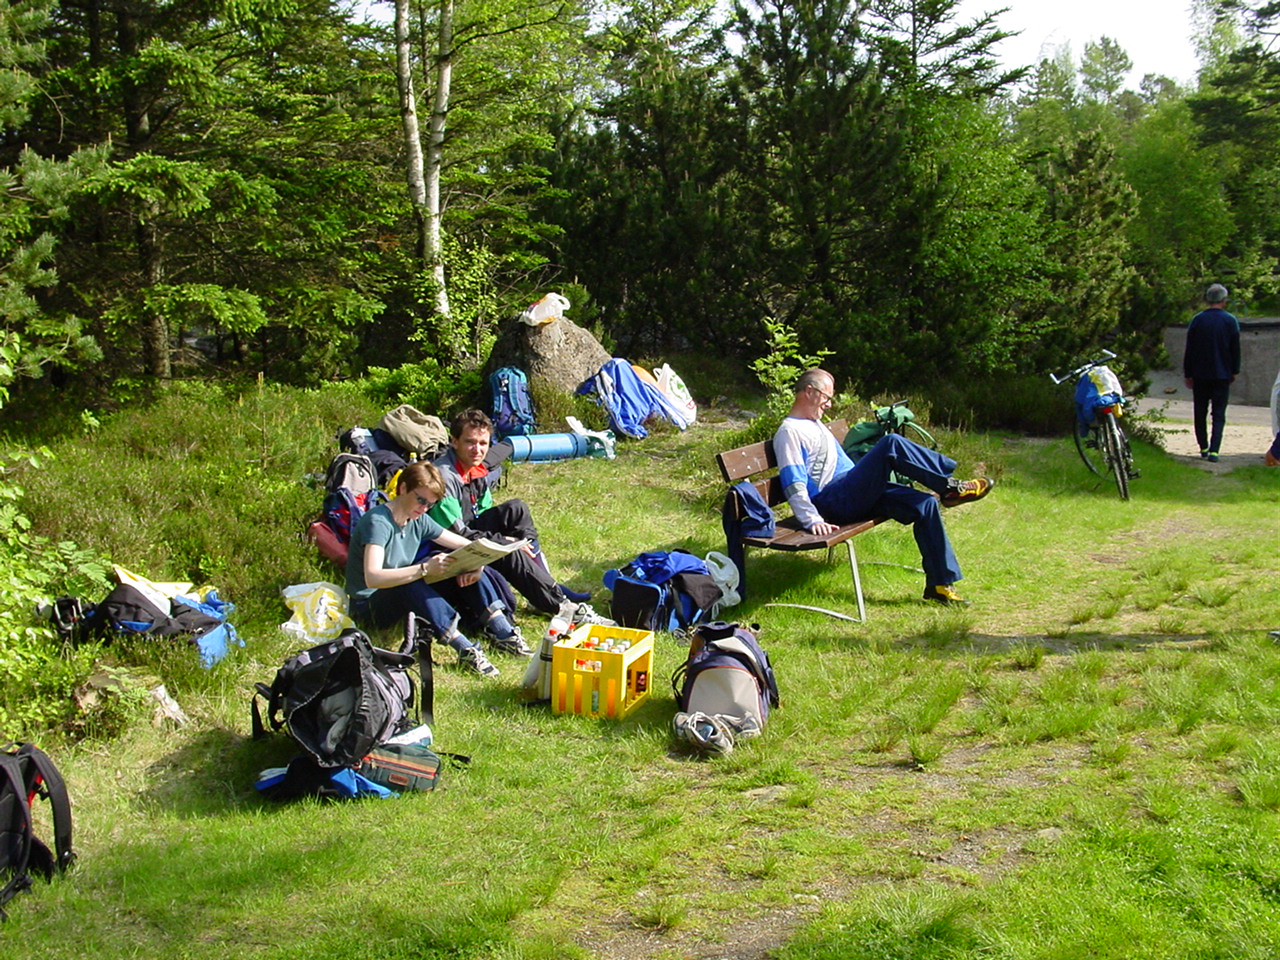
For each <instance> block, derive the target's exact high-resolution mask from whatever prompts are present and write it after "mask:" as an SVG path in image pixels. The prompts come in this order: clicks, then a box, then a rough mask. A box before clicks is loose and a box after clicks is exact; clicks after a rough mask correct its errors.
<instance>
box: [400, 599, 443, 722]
mask: <svg viewBox="0 0 1280 960" xmlns="http://www.w3.org/2000/svg"><path fill="white" fill-rule="evenodd" d="M419 619H420V618H419V617H418V616H417V615H416V614H415V613H413V612H412V611H410V612H409V613H408V614H406V615H405V618H404V646H403V647H402V648H401V649H402V650H403V651H404V652H405V653H415V654H417V657H418V675H419V679H420V681H421V683H420V685H421V688H422V692H421V695H420V702H421V704H422V705H421V707H420V712H421V714H422V722H423V723H426V724H430V725H433V726H434V725H435V722H436V719H435V700H436V681H435V672H434V670H435V668H434V665H433V664H432V662H431V638H430V637H427V638H426V639H425V641H420V640H419V639H418V620H419Z"/></svg>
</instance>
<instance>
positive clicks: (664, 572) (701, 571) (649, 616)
mask: <svg viewBox="0 0 1280 960" xmlns="http://www.w3.org/2000/svg"><path fill="white" fill-rule="evenodd" d="M604 584H605V586H607V587H608V588H609V589H610V590H611V591H612V597H611V599H610V602H609V611H610V614H609V615H610V616H611V617H612V618H613V619H614V620H616V621H618V625H619V626H623V627H630V628H632V629H640V630H667V631H670V632H671V633H674V634H676V635H677V636H679V635H683V634H684V633H686V632H687V631H688V630H689V629H690V628H691V627H693V626H694V625H695V624H697V623H699V622H701V621H702V620H704V619H705V618H706V616H707V615H708V613H710V611H711V608H712V607H714V606H715V604H716V602H717V601H718V600H720V598H721V597H722V596H723V595H724V594H723V592H722V591H721V589H720V587H719V586H718V585H717V584H716V582H715V581H714V580H713V579H712V578H711V575H710V573H708V571H707V565H706V563H704V562H703V560H702V559H701V558H700V557H696V556H694V555H693V554H691V553H688V552H687V551H684V550H673V551H670V552H667V551H664V550H654V551H651V552H649V553H642V554H640V555H639V556H637V557H636V558H635V559H634V560H633V561H631V562H630V563H628V564H627V565H626V566H624V567H622V568H621V569H615V570H607V571H605V575H604Z"/></svg>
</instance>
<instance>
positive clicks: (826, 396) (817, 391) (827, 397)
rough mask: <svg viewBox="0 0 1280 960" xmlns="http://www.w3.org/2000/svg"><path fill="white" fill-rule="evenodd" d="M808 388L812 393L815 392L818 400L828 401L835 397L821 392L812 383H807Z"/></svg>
mask: <svg viewBox="0 0 1280 960" xmlns="http://www.w3.org/2000/svg"><path fill="white" fill-rule="evenodd" d="M809 389H810V390H812V391H813V392H814V393H816V394H817V395H818V398H819V399H820V400H825V401H826V402H827V403H830V402H831V401H832V400H834V399H835V398H834V397H833V396H832V395H831V394H829V393H823V392H822V391H821V390H819V389H818V388H817V387H815V386H814V385H813V384H812V383H811V384H809Z"/></svg>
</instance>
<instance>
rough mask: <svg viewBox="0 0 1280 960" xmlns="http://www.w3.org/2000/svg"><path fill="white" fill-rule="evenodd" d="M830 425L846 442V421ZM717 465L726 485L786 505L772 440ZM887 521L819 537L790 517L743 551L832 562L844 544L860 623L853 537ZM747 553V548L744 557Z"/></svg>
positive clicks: (745, 541) (863, 613)
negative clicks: (814, 555) (815, 556)
mask: <svg viewBox="0 0 1280 960" xmlns="http://www.w3.org/2000/svg"><path fill="white" fill-rule="evenodd" d="M827 426H828V428H830V430H831V432H832V433H833V434H834V435H835V438H836V439H837V440H844V436H845V434H846V433H848V432H849V426H848V424H847V423H845V421H843V420H836V421H834V422H832V423H829V424H827ZM716 463H717V464H719V465H720V473H721V475H722V476H723V477H724V479H725V481H726V482H727V483H729V484H730V485H731V486H732V485H733V484H735V483H738V482H739V481H740V480H749V481H750V482H751V484H752V486H754V487H755V488H756V489H757V490H759V491H760V496H761V497H763V498H764V501H765V503H767V504H769V506H770V507H771V508H776V507H778V506H781V505H782V504H785V503H786V502H787V498H786V496H785V495H784V494H783V492H782V482H781V481H780V480H779V479H778V458H777V457H776V456H775V455H774V452H773V441H772V440H763V441H761V442H759V443H751V444H748V445H747V446H745V447H738V448H737V449H735V450H726V451H725V452H724V453H720V454H717V455H716ZM887 519H888V517H876V518H874V519H871V520H862V521H859V522H858V523H848V524H845V525H844V526H842V527H840V528H839V529H838V530H836V531H835V532H834V533H829V534H827V535H826V536H825V537H820V536H817V535H816V534H812V533H810V532H809V531H808V530H806V529H804V527H802V526H800V522H799V521H798V520H796V518H795V517H787V518H785V519H780V520H778V521H777V528H776V530H775V532H774V535H773V536H772V537H743V538H742V545H743V547H744V548H745V547H761V548H763V549H765V550H784V551H787V552H791V553H794V552H798V551H801V550H818V549H826V551H827V559H828V560H829V559H830V558H831V553H832V551H833V550H834V548H835V547H836V545H837V544H841V543H843V544H844V545H845V547H846V548H847V549H848V551H849V572H850V574H851V575H852V577H853V592H854V595H855V596H856V597H857V599H858V616H857V617H856V618H853V617H850V618H849V619H856V621H857V622H859V623H861V622H862V621H864V620H866V618H867V610H866V604H865V603H864V601H863V599H862V577H861V576H860V575H859V573H858V555H857V553H856V552H855V551H854V549H853V538H854V537H856V536H857V535H858V534H860V533H865V532H866V531H868V530H870V529H871V528H872V527H875V526H878V525H879V524H882V523H884V522H885V520H887ZM745 552H746V551H745V549H744V551H743V553H744V555H745ZM744 564H745V561H744ZM837 616H839V615H837Z"/></svg>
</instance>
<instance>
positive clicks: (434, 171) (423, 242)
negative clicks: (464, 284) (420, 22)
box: [395, 0, 453, 317]
mask: <svg viewBox="0 0 1280 960" xmlns="http://www.w3.org/2000/svg"><path fill="white" fill-rule="evenodd" d="M445 3H446V4H447V6H448V15H449V20H450V26H449V32H450V35H452V17H453V5H452V4H451V3H448V0H445ZM443 13H444V11H442V20H443V19H444V17H443ZM444 30H445V27H444V26H443V25H442V26H441V32H442V33H443V32H444ZM395 32H396V84H397V86H398V87H399V89H400V118H401V124H402V126H403V129H404V143H405V158H406V159H405V166H406V170H405V176H406V180H407V182H408V186H409V202H410V203H411V204H412V205H413V217H414V222H415V225H416V226H417V231H418V237H417V255H418V259H419V261H420V262H421V263H422V265H423V268H424V270H429V271H430V272H431V276H432V279H433V280H434V281H435V282H434V284H433V286H434V287H435V296H436V304H435V309H436V312H437V313H438V314H439V315H440V316H442V317H447V316H448V315H449V296H448V293H447V291H446V290H445V285H444V260H443V258H442V257H441V255H440V157H441V144H442V143H443V138H444V119H443V117H441V119H440V121H439V129H440V132H439V142H436V134H435V127H436V117H435V113H434V111H433V113H432V143H433V154H434V160H433V162H432V164H431V166H430V168H428V167H427V166H426V165H425V164H424V162H423V156H422V134H421V131H420V129H419V127H418V100H417V96H416V95H415V94H414V91H413V58H412V48H411V46H410V43H409V0H396V23H395ZM440 96H441V95H440V93H439V92H437V94H436V102H437V103H439V102H440ZM448 97H449V94H448V90H447V88H446V89H445V92H444V103H445V105H446V106H447V105H448Z"/></svg>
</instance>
